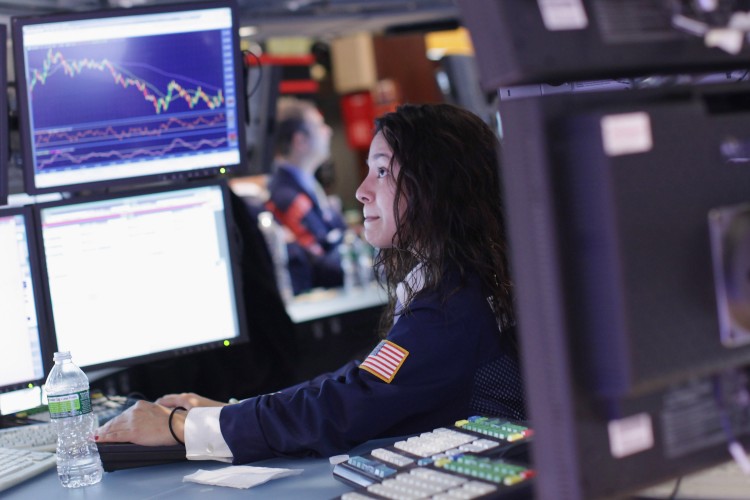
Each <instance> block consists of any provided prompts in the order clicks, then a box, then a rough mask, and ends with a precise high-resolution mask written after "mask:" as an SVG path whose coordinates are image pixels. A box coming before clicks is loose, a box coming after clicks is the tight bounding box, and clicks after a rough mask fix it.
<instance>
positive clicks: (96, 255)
mask: <svg viewBox="0 0 750 500" xmlns="http://www.w3.org/2000/svg"><path fill="white" fill-rule="evenodd" d="M37 210H38V212H39V218H40V224H41V235H42V245H41V247H42V260H43V263H44V268H43V269H44V271H45V277H46V290H45V291H46V294H47V297H48V300H49V308H50V323H51V324H52V325H51V326H52V330H53V332H54V336H55V339H56V344H57V350H64V351H71V353H72V355H73V359H74V360H75V361H76V363H77V364H78V365H79V366H81V367H88V368H93V367H97V368H100V367H111V366H127V365H132V364H135V363H138V362H142V361H147V360H153V359H156V358H160V357H161V358H163V357H167V356H175V355H181V354H187V353H191V352H197V351H199V350H204V349H209V348H216V347H221V346H224V345H230V344H234V343H237V342H241V341H245V340H246V339H247V333H246V328H245V320H244V309H243V303H244V302H243V300H242V294H241V290H242V287H241V283H240V278H239V273H238V269H237V260H236V251H235V248H234V244H235V243H234V240H233V231H234V225H233V218H232V216H231V209H230V206H229V203H228V188H227V187H226V185H225V184H224V183H216V182H211V183H208V184H204V185H196V186H191V187H182V188H177V189H175V188H169V189H159V190H151V191H144V192H142V193H139V194H128V195H121V196H118V197H98V198H96V197H94V198H89V197H87V198H83V199H72V200H63V201H56V202H50V203H45V204H40V205H38V206H37Z"/></svg>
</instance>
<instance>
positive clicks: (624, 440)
mask: <svg viewBox="0 0 750 500" xmlns="http://www.w3.org/2000/svg"><path fill="white" fill-rule="evenodd" d="M607 430H608V432H609V451H610V453H612V456H613V457H615V458H623V457H627V456H629V455H633V454H635V453H639V452H641V451H645V450H648V449H650V448H652V447H653V446H654V428H653V425H652V424H651V416H650V415H649V414H647V413H639V414H637V415H632V416H630V417H625V418H621V419H619V420H610V421H609V424H607Z"/></svg>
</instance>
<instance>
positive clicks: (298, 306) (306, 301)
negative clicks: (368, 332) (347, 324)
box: [286, 283, 388, 323]
mask: <svg viewBox="0 0 750 500" xmlns="http://www.w3.org/2000/svg"><path fill="white" fill-rule="evenodd" d="M387 303H388V296H387V295H386V293H385V291H384V290H383V289H382V288H380V286H379V285H377V284H376V283H372V284H369V285H367V286H365V287H355V288H352V289H351V290H348V291H345V290H344V289H343V288H331V289H327V290H316V291H313V292H310V293H306V294H303V295H298V296H297V297H295V298H294V299H293V300H292V301H291V302H289V303H288V304H287V306H286V310H287V313H288V314H289V317H290V318H291V319H292V321H293V322H295V323H303V322H305V321H313V320H316V319H321V318H327V317H330V316H335V315H337V314H345V313H348V312H354V311H358V310H361V309H367V308H370V307H377V306H382V305H385V304H387Z"/></svg>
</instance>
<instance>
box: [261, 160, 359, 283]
mask: <svg viewBox="0 0 750 500" xmlns="http://www.w3.org/2000/svg"><path fill="white" fill-rule="evenodd" d="M289 168H292V167H287V166H280V167H279V168H277V170H276V172H275V173H274V175H273V177H271V179H270V181H269V183H268V191H269V193H270V200H269V201H268V203H266V207H267V208H268V209H269V210H270V211H271V212H272V213H273V214H274V216H275V217H276V220H278V221H279V223H280V224H282V225H284V226H286V227H287V228H289V229H290V230H291V231H292V233H294V236H295V238H296V241H295V242H294V243H292V244H290V245H288V253H289V274H290V276H291V279H292V286H293V288H294V293H295V294H299V293H302V292H305V291H308V290H310V289H312V288H317V287H337V286H341V285H343V284H344V272H343V270H342V268H341V256H340V255H339V252H338V245H339V244H340V243H341V239H342V237H343V234H344V233H343V231H344V230H345V229H346V223H345V222H344V219H343V217H342V216H341V214H340V213H338V212H336V211H330V213H326V212H324V210H323V208H322V207H321V206H320V204H319V203H318V200H317V197H316V196H315V193H311V192H309V191H308V190H307V189H306V188H305V187H304V186H302V185H301V184H300V182H299V181H298V180H297V179H296V178H295V177H294V175H292V174H291V173H290V171H289V170H288V169H289ZM334 234H336V235H337V236H336V237H335V238H331V236H332V235H334Z"/></svg>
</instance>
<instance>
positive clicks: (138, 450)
mask: <svg viewBox="0 0 750 500" xmlns="http://www.w3.org/2000/svg"><path fill="white" fill-rule="evenodd" d="M96 447H97V448H99V456H100V457H101V459H102V465H103V466H104V470H105V471H106V472H114V471H116V470H121V469H133V468H136V467H147V466H150V465H161V464H168V463H173V462H182V461H185V460H187V457H186V455H185V453H186V452H185V445H183V444H175V445H170V446H141V445H138V444H133V443H96Z"/></svg>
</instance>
